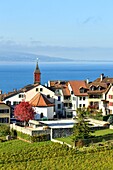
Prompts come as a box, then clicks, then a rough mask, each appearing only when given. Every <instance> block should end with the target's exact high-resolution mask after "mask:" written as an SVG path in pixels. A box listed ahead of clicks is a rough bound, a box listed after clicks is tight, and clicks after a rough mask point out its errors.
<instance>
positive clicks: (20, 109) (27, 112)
mask: <svg viewBox="0 0 113 170" xmlns="http://www.w3.org/2000/svg"><path fill="white" fill-rule="evenodd" d="M34 114H35V112H34V110H33V108H32V106H31V105H30V104H29V102H21V103H20V104H18V105H17V106H16V107H15V109H14V115H15V118H16V119H17V120H20V121H24V123H26V122H28V121H29V120H30V119H33V118H34Z"/></svg>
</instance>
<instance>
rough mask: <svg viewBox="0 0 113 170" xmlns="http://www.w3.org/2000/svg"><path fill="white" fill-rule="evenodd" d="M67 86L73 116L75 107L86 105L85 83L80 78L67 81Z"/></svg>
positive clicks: (86, 89)
mask: <svg viewBox="0 0 113 170" xmlns="http://www.w3.org/2000/svg"><path fill="white" fill-rule="evenodd" d="M68 88H69V91H70V93H71V102H72V110H73V116H75V115H76V110H77V108H82V107H88V94H87V91H88V88H87V83H86V81H82V80H73V81H69V82H68Z"/></svg>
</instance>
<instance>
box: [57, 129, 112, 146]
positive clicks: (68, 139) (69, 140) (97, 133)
mask: <svg viewBox="0 0 113 170" xmlns="http://www.w3.org/2000/svg"><path fill="white" fill-rule="evenodd" d="M107 134H113V130H112V129H104V130H97V131H95V132H94V133H92V135H93V136H104V135H107ZM57 140H60V141H62V142H66V143H68V144H70V145H73V140H72V136H69V137H64V138H57Z"/></svg>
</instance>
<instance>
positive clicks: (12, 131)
mask: <svg viewBox="0 0 113 170" xmlns="http://www.w3.org/2000/svg"><path fill="white" fill-rule="evenodd" d="M10 133H11V137H12V138H14V139H16V138H17V131H16V130H14V129H11V132H10Z"/></svg>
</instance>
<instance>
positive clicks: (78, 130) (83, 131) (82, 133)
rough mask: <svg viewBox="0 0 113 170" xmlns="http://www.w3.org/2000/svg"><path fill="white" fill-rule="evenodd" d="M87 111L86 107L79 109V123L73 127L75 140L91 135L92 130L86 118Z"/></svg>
mask: <svg viewBox="0 0 113 170" xmlns="http://www.w3.org/2000/svg"><path fill="white" fill-rule="evenodd" d="M86 114H87V111H86V109H85V108H79V109H77V123H75V125H74V128H73V136H74V140H79V139H87V138H89V137H91V132H92V130H91V129H90V127H89V123H88V121H87V118H86Z"/></svg>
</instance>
